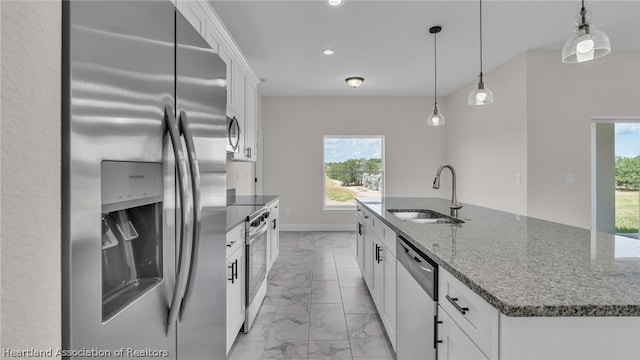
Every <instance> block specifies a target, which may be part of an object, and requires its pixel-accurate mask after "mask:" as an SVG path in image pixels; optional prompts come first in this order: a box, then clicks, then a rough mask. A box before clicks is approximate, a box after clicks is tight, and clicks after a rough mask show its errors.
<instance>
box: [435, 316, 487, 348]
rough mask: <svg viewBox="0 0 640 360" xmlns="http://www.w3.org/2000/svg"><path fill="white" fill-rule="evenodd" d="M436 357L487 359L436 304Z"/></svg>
mask: <svg viewBox="0 0 640 360" xmlns="http://www.w3.org/2000/svg"><path fill="white" fill-rule="evenodd" d="M438 321H441V322H442V323H440V324H438V340H439V341H441V343H439V344H438V359H439V360H445V359H446V360H488V358H487V357H486V356H484V354H483V353H482V351H480V349H478V347H477V346H476V344H474V343H473V341H471V339H470V338H469V337H468V336H467V334H465V333H464V331H462V329H461V328H460V327H459V326H458V324H456V323H455V322H454V321H453V319H452V318H451V317H450V316H449V314H448V313H447V312H446V311H445V310H443V309H442V306H438Z"/></svg>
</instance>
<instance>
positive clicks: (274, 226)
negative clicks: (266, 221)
mask: <svg viewBox="0 0 640 360" xmlns="http://www.w3.org/2000/svg"><path fill="white" fill-rule="evenodd" d="M276 220H278V219H273V230H275V229H276V227H277V225H276Z"/></svg>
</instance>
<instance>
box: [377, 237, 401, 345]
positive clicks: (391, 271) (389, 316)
mask: <svg viewBox="0 0 640 360" xmlns="http://www.w3.org/2000/svg"><path fill="white" fill-rule="evenodd" d="M381 256H382V262H383V263H384V290H383V296H382V298H383V299H382V307H383V309H384V310H383V311H384V317H385V319H386V324H385V327H386V328H387V335H388V336H389V340H391V345H393V348H394V349H395V348H396V286H397V282H396V258H395V257H394V256H393V254H392V253H391V251H389V249H388V248H387V247H386V246H385V247H383V252H382V255H381Z"/></svg>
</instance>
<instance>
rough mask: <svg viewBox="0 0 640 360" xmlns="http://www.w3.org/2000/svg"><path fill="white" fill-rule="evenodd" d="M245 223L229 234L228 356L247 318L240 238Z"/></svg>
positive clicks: (242, 249)
mask: <svg viewBox="0 0 640 360" xmlns="http://www.w3.org/2000/svg"><path fill="white" fill-rule="evenodd" d="M243 227H244V223H243V224H240V225H238V227H236V228H234V229H233V230H231V231H230V232H228V233H227V244H230V245H231V246H228V247H227V249H228V250H227V289H226V290H227V354H228V353H229V350H230V349H231V346H232V345H233V342H234V341H235V339H236V336H238V332H239V331H240V328H241V327H242V324H243V323H244V318H245V302H244V301H245V288H244V284H245V256H244V249H245V246H244V242H243V241H241V239H236V238H238V234H242V233H243V231H242V228H243Z"/></svg>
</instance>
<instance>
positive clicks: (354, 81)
mask: <svg viewBox="0 0 640 360" xmlns="http://www.w3.org/2000/svg"><path fill="white" fill-rule="evenodd" d="M344 81H346V82H347V85H349V86H351V87H352V88H354V89H355V88H357V87H358V86H360V85H362V83H363V82H364V78H361V77H359V76H350V77H348V78H346V79H344Z"/></svg>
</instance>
